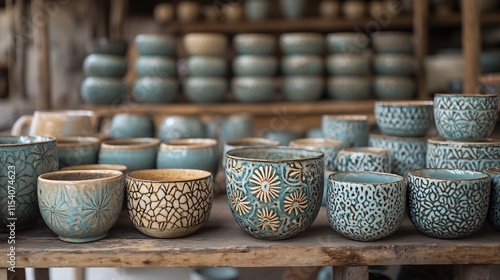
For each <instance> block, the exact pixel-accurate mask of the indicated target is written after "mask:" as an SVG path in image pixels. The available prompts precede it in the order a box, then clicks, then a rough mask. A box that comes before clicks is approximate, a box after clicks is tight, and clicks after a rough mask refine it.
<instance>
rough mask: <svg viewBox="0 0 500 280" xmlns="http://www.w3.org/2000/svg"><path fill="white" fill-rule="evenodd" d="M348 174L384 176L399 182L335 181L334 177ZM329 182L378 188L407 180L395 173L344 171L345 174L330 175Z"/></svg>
mask: <svg viewBox="0 0 500 280" xmlns="http://www.w3.org/2000/svg"><path fill="white" fill-rule="evenodd" d="M347 174H370V175H378V176H384V177H387V178H389V177H392V178H396V179H397V180H395V181H393V182H385V183H369V182H351V181H345V180H338V179H333V177H335V176H337V175H347ZM328 180H329V181H330V180H335V181H338V182H343V183H352V184H359V185H370V186H378V185H387V184H393V183H397V182H402V181H404V180H405V178H404V177H403V176H401V175H398V174H393V173H387V172H377V171H343V172H336V173H332V174H330V175H328Z"/></svg>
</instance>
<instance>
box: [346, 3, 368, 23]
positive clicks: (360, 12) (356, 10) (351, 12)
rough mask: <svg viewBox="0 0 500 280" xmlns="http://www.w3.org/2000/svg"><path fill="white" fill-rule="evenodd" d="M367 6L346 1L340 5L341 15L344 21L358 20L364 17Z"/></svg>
mask: <svg viewBox="0 0 500 280" xmlns="http://www.w3.org/2000/svg"><path fill="white" fill-rule="evenodd" d="M366 10H367V6H366V3H365V2H364V1H359V0H347V1H344V3H343V4H342V14H343V15H344V17H345V18H346V19H359V18H363V17H364V16H365V15H366Z"/></svg>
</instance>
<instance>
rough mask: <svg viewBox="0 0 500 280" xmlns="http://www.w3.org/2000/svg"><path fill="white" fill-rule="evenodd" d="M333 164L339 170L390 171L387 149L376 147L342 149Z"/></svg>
mask: <svg viewBox="0 0 500 280" xmlns="http://www.w3.org/2000/svg"><path fill="white" fill-rule="evenodd" d="M334 166H335V167H336V168H335V169H329V170H337V171H339V172H346V171H375V172H383V173H391V160H390V156H389V150H388V149H386V148H376V147H356V148H347V149H342V150H341V151H339V152H338V154H337V157H336V158H335V162H334Z"/></svg>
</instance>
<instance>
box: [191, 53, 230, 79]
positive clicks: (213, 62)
mask: <svg viewBox="0 0 500 280" xmlns="http://www.w3.org/2000/svg"><path fill="white" fill-rule="evenodd" d="M226 73H227V61H226V59H225V58H224V57H218V56H191V57H189V58H188V59H187V60H186V74H187V75H188V76H190V77H221V76H226Z"/></svg>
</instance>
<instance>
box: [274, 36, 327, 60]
mask: <svg viewBox="0 0 500 280" xmlns="http://www.w3.org/2000/svg"><path fill="white" fill-rule="evenodd" d="M324 45H325V38H324V36H323V35H322V34H320V33H284V34H282V35H281V37H280V46H281V50H282V51H283V53H284V54H286V55H294V54H305V55H307V54H309V55H320V54H321V53H322V52H323V49H324Z"/></svg>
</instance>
